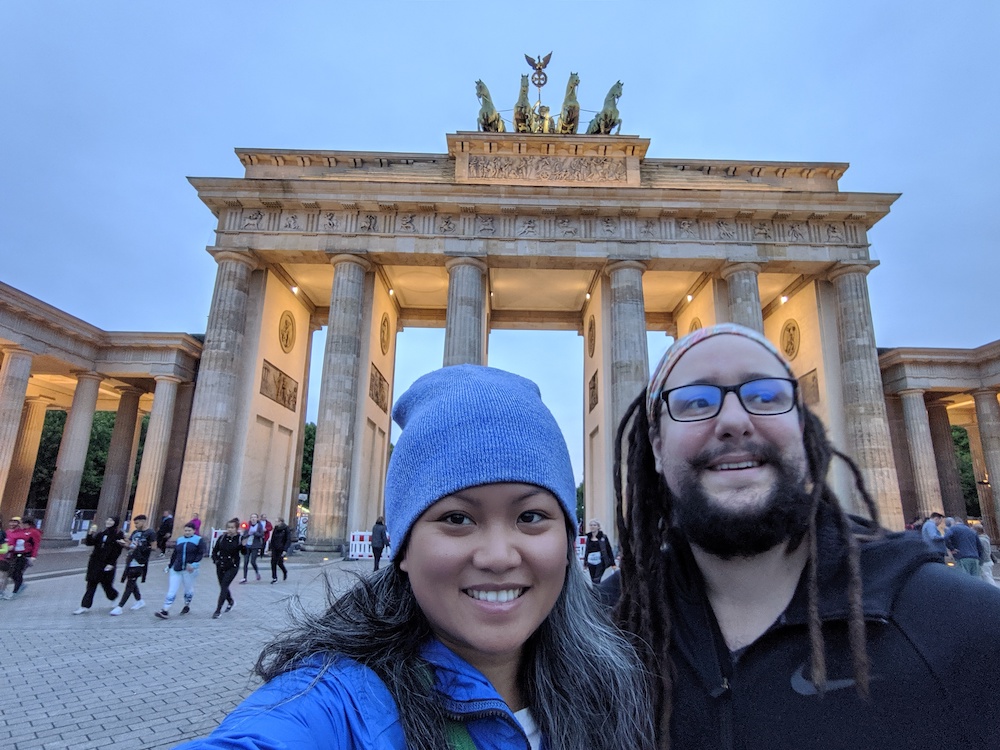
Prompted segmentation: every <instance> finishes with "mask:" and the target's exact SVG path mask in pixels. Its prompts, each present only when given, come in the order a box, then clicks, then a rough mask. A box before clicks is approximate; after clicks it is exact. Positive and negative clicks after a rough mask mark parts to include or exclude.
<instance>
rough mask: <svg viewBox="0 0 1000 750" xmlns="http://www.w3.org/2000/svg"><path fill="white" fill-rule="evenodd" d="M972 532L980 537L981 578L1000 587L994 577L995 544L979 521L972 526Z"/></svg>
mask: <svg viewBox="0 0 1000 750" xmlns="http://www.w3.org/2000/svg"><path fill="white" fill-rule="evenodd" d="M972 530H973V531H975V532H976V535H977V536H978V537H979V577H980V578H982V579H983V580H984V581H986V582H987V583H992V584H993V585H994V586H1000V584H998V583H997V582H996V579H995V578H994V577H993V542H991V541H990V538H989V537H988V536H987V535H986V529H984V528H983V525H982V524H981V523H979V522H978V521H977V522H976V523H974V524H972Z"/></svg>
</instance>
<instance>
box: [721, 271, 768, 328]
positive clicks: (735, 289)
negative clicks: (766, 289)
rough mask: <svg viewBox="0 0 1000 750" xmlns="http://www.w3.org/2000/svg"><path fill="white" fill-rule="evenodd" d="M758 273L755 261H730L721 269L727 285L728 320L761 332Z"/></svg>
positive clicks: (761, 318) (762, 314)
mask: <svg viewBox="0 0 1000 750" xmlns="http://www.w3.org/2000/svg"><path fill="white" fill-rule="evenodd" d="M759 274H760V266H759V265H757V264H756V263H730V264H728V265H726V266H725V267H723V269H722V278H723V279H725V281H726V284H727V286H728V287H729V320H730V321H732V322H733V323H739V324H740V325H742V326H746V327H747V328H753V329H754V330H755V331H760V332H761V333H763V332H764V312H763V310H761V307H760V288H759V287H758V286H757V276H758V275H759Z"/></svg>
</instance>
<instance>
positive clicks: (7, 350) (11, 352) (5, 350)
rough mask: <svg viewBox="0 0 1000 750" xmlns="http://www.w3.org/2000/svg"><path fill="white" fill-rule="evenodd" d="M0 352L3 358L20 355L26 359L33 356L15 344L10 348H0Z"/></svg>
mask: <svg viewBox="0 0 1000 750" xmlns="http://www.w3.org/2000/svg"><path fill="white" fill-rule="evenodd" d="M0 352H3V356H5V357H9V356H11V355H17V354H21V355H24V356H26V357H33V356H35V355H34V354H33V353H32V352H30V351H28V350H27V349H25V348H24V347H23V346H18V345H17V344H11V345H10V346H0Z"/></svg>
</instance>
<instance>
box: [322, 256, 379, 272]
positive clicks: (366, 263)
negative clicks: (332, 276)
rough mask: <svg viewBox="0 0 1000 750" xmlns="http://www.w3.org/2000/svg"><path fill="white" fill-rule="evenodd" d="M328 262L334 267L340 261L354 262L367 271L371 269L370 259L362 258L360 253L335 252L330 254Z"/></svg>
mask: <svg viewBox="0 0 1000 750" xmlns="http://www.w3.org/2000/svg"><path fill="white" fill-rule="evenodd" d="M329 258H330V264H331V265H333V266H334V267H337V266H339V265H340V264H341V263H356V264H357V265H359V266H361V268H363V269H364V270H365V272H366V273H367V272H368V271H370V270H371V268H372V264H371V261H369V260H366V259H365V258H362V257H361V256H360V255H352V254H351V253H337V254H336V255H333V254H330V255H329Z"/></svg>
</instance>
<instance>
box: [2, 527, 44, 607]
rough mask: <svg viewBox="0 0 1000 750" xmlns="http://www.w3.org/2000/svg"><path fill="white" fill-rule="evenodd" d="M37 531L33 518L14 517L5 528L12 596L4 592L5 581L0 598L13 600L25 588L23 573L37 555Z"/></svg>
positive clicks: (5, 581)
mask: <svg viewBox="0 0 1000 750" xmlns="http://www.w3.org/2000/svg"><path fill="white" fill-rule="evenodd" d="M37 532H38V529H37V528H35V521H34V519H33V518H30V517H27V516H26V517H25V518H21V517H19V516H14V517H13V518H11V519H10V523H9V524H8V526H7V546H8V550H7V563H8V566H9V568H10V569H9V570H8V574H9V576H10V580H11V581H13V582H14V592H13V594H8V593H7V592H6V588H7V580H6V579H4V581H3V586H2V587H0V598H3V599H13V598H14V595H16V594H20V593H21V592H22V591H24V590H25V589H26V588H27V584H25V583H24V571H25V569H26V568H27V567H28V566H29V565H31V561H32V560H34V558H35V557H36V556H37V555H38V534H37Z"/></svg>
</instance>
